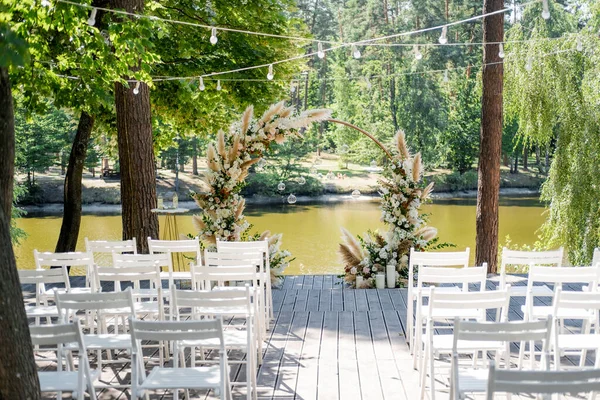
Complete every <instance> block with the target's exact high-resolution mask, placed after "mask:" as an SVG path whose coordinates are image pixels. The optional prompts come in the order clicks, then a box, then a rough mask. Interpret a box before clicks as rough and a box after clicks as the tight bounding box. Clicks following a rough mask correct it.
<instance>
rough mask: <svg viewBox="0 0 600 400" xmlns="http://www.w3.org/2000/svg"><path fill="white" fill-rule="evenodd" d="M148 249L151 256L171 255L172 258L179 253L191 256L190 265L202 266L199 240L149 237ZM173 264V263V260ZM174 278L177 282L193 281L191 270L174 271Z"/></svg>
mask: <svg viewBox="0 0 600 400" xmlns="http://www.w3.org/2000/svg"><path fill="white" fill-rule="evenodd" d="M148 249H149V250H150V254H160V253H170V254H171V256H172V257H173V256H176V255H179V253H181V256H183V257H187V256H186V255H185V254H189V255H191V256H192V260H191V261H190V262H189V263H188V264H195V265H200V264H201V263H202V250H201V249H200V241H199V240H198V238H195V239H191V240H190V239H187V240H156V239H152V238H151V237H148ZM171 262H173V261H172V260H171ZM172 277H173V279H176V280H184V279H185V280H191V278H192V274H191V272H190V271H189V270H188V271H173V274H172ZM169 284H170V283H169Z"/></svg>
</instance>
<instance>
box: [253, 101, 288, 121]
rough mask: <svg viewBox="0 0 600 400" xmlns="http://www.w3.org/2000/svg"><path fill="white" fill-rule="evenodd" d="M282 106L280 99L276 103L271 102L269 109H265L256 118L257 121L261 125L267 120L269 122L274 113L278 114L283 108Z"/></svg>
mask: <svg viewBox="0 0 600 400" xmlns="http://www.w3.org/2000/svg"><path fill="white" fill-rule="evenodd" d="M283 106H284V102H283V101H280V102H279V103H277V104H273V105H272V106H271V107H269V109H268V110H267V111H265V113H264V114H263V116H262V117H261V118H260V119H259V120H258V122H259V123H260V124H263V125H264V124H266V123H267V122H270V121H271V119H273V117H274V116H275V115H277V114H279V112H280V111H281V110H282V109H283Z"/></svg>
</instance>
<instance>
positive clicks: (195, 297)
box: [171, 285, 252, 320]
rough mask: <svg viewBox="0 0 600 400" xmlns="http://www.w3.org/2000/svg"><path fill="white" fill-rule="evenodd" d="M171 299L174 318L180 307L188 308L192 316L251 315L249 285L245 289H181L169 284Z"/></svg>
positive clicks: (180, 309)
mask: <svg viewBox="0 0 600 400" xmlns="http://www.w3.org/2000/svg"><path fill="white" fill-rule="evenodd" d="M171 299H172V301H173V308H174V313H175V318H176V320H179V319H180V317H181V316H182V309H190V315H192V316H194V317H200V316H212V315H221V316H223V315H239V316H242V315H245V316H246V317H249V316H251V315H252V306H251V295H250V286H249V285H246V290H245V291H241V290H212V291H209V290H181V289H177V288H176V286H175V285H172V286H171Z"/></svg>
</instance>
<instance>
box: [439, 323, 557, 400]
mask: <svg viewBox="0 0 600 400" xmlns="http://www.w3.org/2000/svg"><path fill="white" fill-rule="evenodd" d="M551 333H552V318H551V317H549V318H547V319H545V320H538V321H516V322H471V321H461V320H460V319H459V318H457V319H456V320H455V321H454V337H453V341H452V370H451V373H450V398H451V399H453V400H459V399H461V400H462V399H465V398H466V397H465V394H466V393H485V391H486V389H487V387H488V369H487V368H486V367H485V366H484V367H483V368H477V367H472V366H471V367H461V366H460V364H459V356H460V354H463V353H461V348H465V347H467V348H468V347H469V344H468V343H469V342H475V343H477V345H478V346H485V344H484V343H486V342H492V343H497V342H502V343H503V344H504V347H503V350H502V351H501V352H499V351H497V352H496V356H495V359H496V361H497V362H499V361H502V362H503V363H504V365H505V367H506V368H510V344H511V343H513V342H521V341H523V340H527V341H528V340H531V341H535V342H539V343H541V347H542V359H541V362H540V369H542V370H548V369H549V368H550V356H549V354H548V350H549V346H550V338H551ZM467 354H470V351H469V352H467ZM518 372H519V373H523V372H524V371H522V370H520V371H518Z"/></svg>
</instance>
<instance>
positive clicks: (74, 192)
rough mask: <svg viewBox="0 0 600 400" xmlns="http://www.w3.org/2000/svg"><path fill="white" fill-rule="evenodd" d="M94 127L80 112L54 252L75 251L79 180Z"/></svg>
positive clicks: (77, 230) (79, 192)
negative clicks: (61, 218) (60, 223)
mask: <svg viewBox="0 0 600 400" xmlns="http://www.w3.org/2000/svg"><path fill="white" fill-rule="evenodd" d="M93 126H94V117H92V116H91V115H89V114H88V113H87V112H85V111H82V112H81V116H80V117H79V125H77V134H75V139H74V140H73V147H72V148H71V155H70V156H69V166H68V168H67V175H66V176H65V185H64V212H63V220H62V225H61V227H60V235H59V236H58V242H57V243H56V250H55V251H56V252H68V251H75V247H77V239H78V238H79V227H80V225H81V188H82V184H81V180H82V177H83V164H84V163H85V157H86V154H87V148H88V144H89V141H90V136H91V134H92V128H93Z"/></svg>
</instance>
